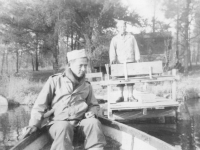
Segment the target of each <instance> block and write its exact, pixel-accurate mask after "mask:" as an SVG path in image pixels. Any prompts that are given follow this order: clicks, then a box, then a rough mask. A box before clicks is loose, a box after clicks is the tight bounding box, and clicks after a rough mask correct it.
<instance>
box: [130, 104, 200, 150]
mask: <svg viewBox="0 0 200 150" xmlns="http://www.w3.org/2000/svg"><path fill="white" fill-rule="evenodd" d="M187 106H188V109H189V112H190V116H191V117H190V118H191V120H190V121H178V122H177V123H176V124H170V123H165V124H153V123H149V122H148V124H145V123H143V124H128V125H129V126H132V127H135V128H137V129H139V130H142V131H144V132H146V133H148V134H150V135H152V136H155V137H157V138H159V139H161V140H163V141H165V142H167V143H169V144H171V145H174V146H176V147H179V148H180V149H181V150H199V149H200V101H199V100H188V101H187Z"/></svg>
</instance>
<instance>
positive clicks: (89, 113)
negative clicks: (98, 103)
mask: <svg viewBox="0 0 200 150" xmlns="http://www.w3.org/2000/svg"><path fill="white" fill-rule="evenodd" d="M85 118H95V114H94V113H93V112H91V111H89V112H86V113H85Z"/></svg>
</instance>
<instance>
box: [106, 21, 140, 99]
mask: <svg viewBox="0 0 200 150" xmlns="http://www.w3.org/2000/svg"><path fill="white" fill-rule="evenodd" d="M117 29H118V32H119V33H118V35H116V36H114V37H113V38H112V41H111V43H110V54H109V56H110V63H111V64H120V63H124V62H127V63H129V62H135V61H137V62H139V60H140V52H139V48H138V45H137V42H136V40H135V37H134V36H133V35H132V34H130V33H127V32H126V22H125V21H121V20H120V21H119V22H118V23H117ZM124 86H125V85H122V84H120V85H118V87H119V91H120V97H119V98H118V99H117V100H116V102H123V101H124V96H123V90H124ZM133 86H134V84H133V83H131V84H127V87H128V101H130V102H134V101H137V100H136V99H135V98H134V97H133Z"/></svg>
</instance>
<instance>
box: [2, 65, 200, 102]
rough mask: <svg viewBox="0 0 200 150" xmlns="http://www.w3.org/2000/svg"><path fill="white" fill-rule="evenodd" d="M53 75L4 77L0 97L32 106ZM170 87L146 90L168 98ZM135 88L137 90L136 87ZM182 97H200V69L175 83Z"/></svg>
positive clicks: (154, 86) (103, 92) (98, 90)
mask: <svg viewBox="0 0 200 150" xmlns="http://www.w3.org/2000/svg"><path fill="white" fill-rule="evenodd" d="M53 73H54V72H53V71H52V70H46V71H39V72H28V73H27V72H26V74H25V73H23V72H22V73H21V74H19V75H17V76H9V77H8V76H4V77H2V78H1V80H0V84H1V87H0V95H3V96H4V97H6V98H7V99H8V100H9V101H10V102H11V103H13V101H15V102H18V103H20V104H33V103H34V101H35V100H36V98H37V95H38V93H39V92H40V91H41V89H42V87H43V85H44V83H45V81H46V80H47V78H48V77H49V76H50V75H52V74H53ZM181 76H182V75H181ZM170 86H171V85H170V83H169V82H166V83H160V84H150V85H149V86H148V87H149V89H148V90H150V91H151V92H153V93H155V94H157V95H160V96H168V95H169V93H170V92H171V91H170V89H171V88H170ZM136 88H138V86H137V85H136ZM94 92H95V95H97V97H98V96H100V97H101V96H102V95H104V96H105V95H106V92H107V90H106V89H101V88H99V87H98V88H97V87H94ZM115 92H117V91H115ZM183 95H185V96H187V98H188V99H192V98H199V97H200V69H199V70H196V69H195V71H191V72H190V74H189V76H187V77H184V76H182V77H181V80H180V81H178V82H177V98H178V99H181V98H182V97H183Z"/></svg>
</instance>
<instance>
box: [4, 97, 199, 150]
mask: <svg viewBox="0 0 200 150" xmlns="http://www.w3.org/2000/svg"><path fill="white" fill-rule="evenodd" d="M187 105H188V108H189V111H190V115H191V121H178V122H177V123H176V124H145V123H142V124H129V125H130V126H134V127H136V128H138V129H140V130H142V131H144V132H146V133H148V134H150V135H153V136H155V137H157V138H159V139H161V140H163V141H165V142H167V143H169V144H171V145H176V146H179V147H181V149H182V150H198V149H200V101H199V100H190V101H188V102H187ZM30 110H31V108H29V107H28V106H19V107H17V108H7V107H1V106H0V150H9V149H10V148H11V147H12V146H13V145H15V144H16V143H17V142H18V141H19V137H20V135H21V133H22V128H23V127H25V126H27V125H28V121H29V118H30Z"/></svg>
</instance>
